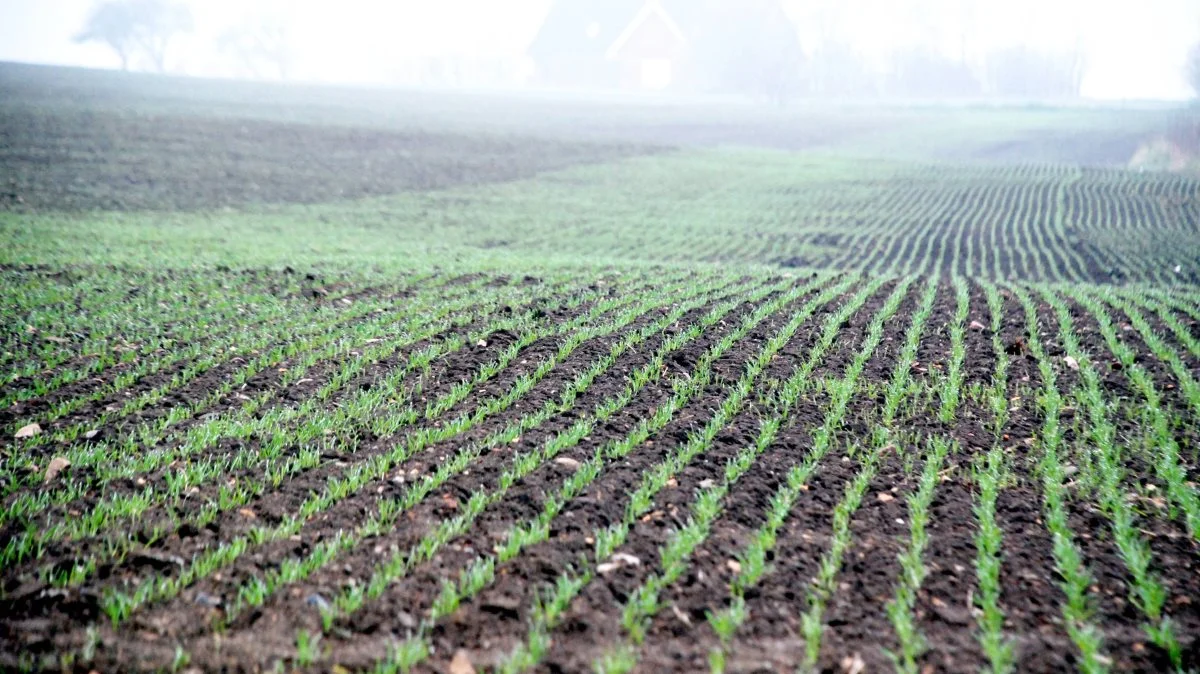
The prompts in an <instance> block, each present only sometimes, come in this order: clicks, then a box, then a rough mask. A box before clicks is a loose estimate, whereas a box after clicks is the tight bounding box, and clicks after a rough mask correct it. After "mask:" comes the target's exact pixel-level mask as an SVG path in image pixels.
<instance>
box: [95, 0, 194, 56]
mask: <svg viewBox="0 0 1200 674" xmlns="http://www.w3.org/2000/svg"><path fill="white" fill-rule="evenodd" d="M191 30H192V14H191V11H190V10H189V9H188V8H187V5H184V4H180V3H173V2H167V1H166V0H107V1H106V2H101V3H100V4H98V5H96V7H95V8H94V9H93V10H92V13H91V15H90V16H89V17H88V21H87V23H86V24H85V25H84V28H83V30H82V31H80V32H79V33H78V34H77V35H75V41H76V42H103V43H104V44H106V45H108V46H109V47H110V48H111V49H112V50H113V51H114V52H116V54H117V57H118V58H119V59H121V68H122V69H123V70H128V69H129V66H130V64H131V63H132V61H133V58H134V57H135V56H138V55H141V56H144V57H146V59H147V60H149V62H150V65H151V66H152V67H153V68H154V69H155V70H157V71H158V72H165V71H166V69H167V47H168V46H169V45H170V42H171V40H172V39H173V38H175V37H176V36H177V35H179V34H181V33H186V32H190V31H191Z"/></svg>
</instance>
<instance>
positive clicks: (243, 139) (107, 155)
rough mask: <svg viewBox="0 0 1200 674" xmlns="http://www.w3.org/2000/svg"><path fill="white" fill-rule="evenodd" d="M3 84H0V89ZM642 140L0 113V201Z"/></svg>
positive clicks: (507, 159)
mask: <svg viewBox="0 0 1200 674" xmlns="http://www.w3.org/2000/svg"><path fill="white" fill-rule="evenodd" d="M2 92H3V88H2V87H0V95H2ZM661 151H663V150H662V149H652V148H651V146H646V145H634V144H622V143H606V144H600V143H582V142H578V143H575V142H566V141H553V140H540V139H535V138H528V137H523V136H496V135H493V136H487V135H479V134H474V135H456V134H452V133H433V132H422V131H406V132H398V131H389V130H386V129H376V128H362V127H359V128H354V127H338V126H323V125H308V124H300V123H292V122H284V121H265V120H260V119H236V118H225V117H217V116H197V115H196V114H195V112H190V113H189V112H184V113H178V114H171V113H159V114H145V113H132V112H125V113H122V112H112V111H105V110H100V109H93V110H82V111H76V110H71V109H66V108H54V109H41V108H38V109H32V108H24V107H6V108H5V109H4V110H3V112H0V175H3V176H4V179H3V182H2V183H0V210H15V211H90V210H116V211H137V210H164V211H180V210H185V211H195V210H214V209H220V208H226V207H235V206H246V205H249V204H286V203H291V204H308V203H318V202H328V201H334V200H338V199H355V198H362V197H371V196H380V195H386V194H394V193H397V192H405V191H411V190H428V189H436V188H445V187H451V186H454V185H462V184H480V183H492V182H504V181H510V180H517V179H520V178H528V177H530V176H533V175H537V174H538V173H541V172H543V171H550V170H555V169H561V168H565V167H568V166H572V165H576V164H585V163H595V162H603V161H611V160H615V159H620V158H623V157H630V156H635V155H639V154H646V153H649V152H661Z"/></svg>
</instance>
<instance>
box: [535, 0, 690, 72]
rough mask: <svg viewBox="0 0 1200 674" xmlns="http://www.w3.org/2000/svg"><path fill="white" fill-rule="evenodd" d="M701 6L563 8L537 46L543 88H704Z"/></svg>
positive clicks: (669, 2) (613, 2) (621, 3)
mask: <svg viewBox="0 0 1200 674" xmlns="http://www.w3.org/2000/svg"><path fill="white" fill-rule="evenodd" d="M703 4H704V3H702V2H697V1H696V0H558V1H557V2H555V3H554V5H553V6H552V7H551V9H550V12H549V14H548V15H547V16H546V20H545V22H544V23H543V24H542V28H541V30H540V31H539V33H538V35H537V37H536V38H535V40H534V42H533V44H532V45H531V46H530V49H529V54H530V56H531V57H532V58H533V60H534V63H535V64H536V68H537V71H536V75H535V78H536V81H537V82H538V83H539V84H542V85H545V86H552V87H563V88H602V89H622V90H628V91H660V90H664V89H679V88H685V87H687V86H689V85H691V84H694V82H695V81H696V78H695V75H696V73H695V72H694V69H693V68H692V65H693V60H692V59H691V56H692V46H693V43H694V41H695V40H696V39H697V38H698V37H700V35H701V33H702V29H701V27H700V25H699V24H700V22H699V20H698V19H699V10H698V8H699V7H702V6H703Z"/></svg>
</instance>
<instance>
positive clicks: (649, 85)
mask: <svg viewBox="0 0 1200 674" xmlns="http://www.w3.org/2000/svg"><path fill="white" fill-rule="evenodd" d="M671 66H672V64H671V59H642V88H643V89H650V90H653V91H659V90H662V89H666V88H667V87H669V86H671V74H672V73H671Z"/></svg>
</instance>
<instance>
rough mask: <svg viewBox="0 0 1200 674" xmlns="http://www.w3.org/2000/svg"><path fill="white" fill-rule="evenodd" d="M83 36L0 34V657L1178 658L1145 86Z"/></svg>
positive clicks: (1172, 401)
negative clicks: (178, 45)
mask: <svg viewBox="0 0 1200 674" xmlns="http://www.w3.org/2000/svg"><path fill="white" fill-rule="evenodd" d="M88 77H89V75H88V74H86V73H80V72H75V71H53V70H47V71H45V72H42V73H40V74H39V73H38V72H37V71H34V70H31V69H29V68H27V67H22V66H0V139H3V142H0V167H2V168H0V171H3V175H4V176H5V178H4V180H6V181H7V184H0V241H2V242H3V248H0V288H2V289H3V296H2V297H3V299H2V300H0V302H2V304H0V308H2V309H3V312H4V316H5V320H4V321H3V323H2V324H0V669H4V670H14V671H81V672H90V671H99V672H110V671H120V672H126V671H147V672H149V671H176V672H192V671H194V672H206V671H245V672H260V671H288V672H290V671H306V672H337V673H339V674H342V673H346V672H380V673H384V672H389V673H390V672H405V673H407V672H449V673H450V674H468V673H476V672H478V673H482V672H498V673H510V672H526V671H529V672H598V673H600V674H616V673H620V672H657V671H662V672H784V671H786V672H797V671H799V672H808V671H822V672H840V673H843V674H860V673H862V672H878V671H897V672H906V673H907V672H920V673H922V674H924V673H925V672H966V671H981V672H983V671H986V672H994V673H997V674H999V673H1001V672H1016V671H1031V672H1062V671H1083V672H1108V671H1112V672H1163V671H1179V672H1188V671H1197V670H1200V487H1198V486H1197V479H1198V477H1197V474H1198V470H1200V467H1198V466H1200V178H1197V177H1194V176H1193V177H1189V176H1186V175H1174V174H1161V173H1151V172H1135V171H1129V170H1126V169H1124V168H1122V167H1121V165H1120V164H1121V160H1117V159H1114V158H1113V157H1115V156H1116V155H1119V154H1120V153H1121V152H1123V150H1120V148H1122V147H1124V146H1125V145H1129V144H1131V141H1130V137H1131V134H1133V132H1132V131H1130V130H1131V129H1143V128H1150V127H1152V126H1153V123H1154V122H1153V119H1154V115H1153V114H1152V113H1153V111H1138V110H1126V111H1103V110H1079V111H1058V112H1055V111H1046V110H1033V111H1029V110H1020V109H1016V110H1012V111H1003V110H970V109H967V110H956V111H944V110H927V111H923V110H912V109H904V110H893V111H877V112H874V113H871V114H870V115H868V114H867V113H866V112H863V111H859V112H845V111H831V110H828V109H813V110H808V109H804V110H798V111H795V112H793V113H790V114H792V115H794V116H793V117H787V114H789V113H786V112H780V111H770V112H769V113H768V112H764V113H762V114H761V115H756V113H752V112H750V111H748V110H738V111H736V114H735V112H728V113H727V114H726V115H725V116H722V115H716V114H715V113H714V114H712V116H711V117H709V118H705V119H703V120H701V121H703V125H702V126H698V124H700V122H699V121H697V120H696V119H693V118H686V119H684V120H682V121H681V120H679V119H676V120H675V121H674V122H672V121H671V120H672V115H674V114H677V113H675V112H672V111H671V110H664V109H659V108H653V109H652V108H649V107H645V106H642V104H634V103H628V102H626V103H621V104H620V105H617V104H615V103H608V104H604V105H613V106H615V107H614V108H613V110H615V112H613V113H612V115H613V116H612V121H611V123H610V124H607V125H606V124H605V123H604V122H603V118H602V117H601V116H600V114H599V113H597V112H595V111H594V110H595V108H594V107H589V106H585V105H583V104H570V105H568V104H565V103H553V104H549V103H548V104H547V112H546V114H545V117H544V118H542V119H532V118H531V113H529V112H528V110H527V108H528V107H530V106H533V105H534V103H533V102H531V101H530V100H522V101H518V102H515V103H513V102H510V103H509V104H508V105H509V106H510V107H497V108H496V110H497V111H499V110H503V111H505V114H503V115H501V114H497V117H498V118H499V119H497V120H494V123H493V125H492V126H490V127H489V126H487V125H486V124H485V120H481V119H479V118H480V116H481V113H480V111H479V110H478V109H477V106H471V105H464V104H463V100H460V99H459V97H462V96H466V95H465V94H455V95H450V94H445V95H437V96H435V95H432V94H428V95H427V96H428V98H421V96H418V95H417V94H404V93H392V94H386V93H385V92H370V93H365V92H359V93H353V92H348V93H346V96H348V97H350V99H351V100H357V99H354V98H353V97H354V96H359V97H364V98H371V99H372V100H371V101H369V102H362V103H361V105H357V104H356V105H350V104H349V103H345V102H343V103H341V104H335V103H331V102H330V101H332V100H336V96H334V95H333V93H334V92H321V91H317V92H315V93H316V95H314V94H313V92H308V93H307V94H306V93H305V91H304V90H303V89H301V88H296V89H292V88H281V89H280V90H279V92H278V95H279V100H286V101H287V102H288V105H287V106H278V107H272V106H270V105H263V106H259V107H254V105H253V104H251V103H247V102H245V100H244V99H245V97H247V96H249V94H248V93H247V92H245V91H240V90H238V88H237V86H235V85H232V84H228V85H222V84H220V83H200V84H197V85H196V86H195V87H188V86H183V85H181V84H180V83H178V82H174V81H172V80H165V79H164V80H156V79H154V78H139V77H136V76H125V77H117V76H112V75H104V76H101V75H96V76H95V78H96V79H95V80H94V81H92V80H89V79H88ZM389 95H390V96H393V97H394V100H393V99H389V98H388V96H389ZM305 96H308V98H305ZM591 105H593V106H599V105H602V104H601V103H593V104H591ZM241 106H245V107H244V110H243V108H242V107H241ZM639 106H642V107H639ZM393 108H394V109H395V110H400V111H404V112H403V114H401V113H395V114H394V115H389V114H388V112H387V111H388V110H389V109H393ZM601 109H603V108H601ZM239 110H242V114H240V115H239ZM421 111H425V112H421ZM433 111H441V113H439V114H442V113H444V116H446V117H447V118H448V119H449V120H450V121H448V122H445V123H444V124H442V125H440V126H437V125H434V124H433V122H431V121H428V120H431V119H432V118H433V117H434V116H436V115H435V114H434V112H433ZM285 112H286V115H285ZM843 113H844V114H843ZM689 114H690V115H695V116H699V114H700V113H695V112H692V113H689ZM404 115H409V116H408V117H405V116H404ZM423 115H428V117H426V116H423ZM731 115H732V117H731ZM785 117H786V120H785V121H786V122H787V123H786V124H784V123H783V122H781V119H784V118H785ZM1000 118H1003V119H1005V120H1006V123H1005V124H995V123H994V122H995V121H996V120H997V119H1000ZM405 119H407V120H408V121H405ZM731 119H733V120H734V121H732V122H731V121H730V120H731ZM922 119H924V121H922ZM935 119H936V120H938V122H945V123H946V125H947V126H945V127H943V128H946V129H951V131H952V130H954V129H957V130H958V131H961V132H963V135H961V136H960V135H957V133H954V132H951V131H948V134H949V138H948V139H943V143H944V144H941V145H939V144H937V143H925V142H924V141H923V138H925V136H923V135H922V134H928V133H929V132H928V130H927V129H928V127H929V126H930V125H931V124H934V123H935V122H934V121H933V120H935ZM414 120H415V121H414ZM830 120H832V121H830ZM897 120H906V121H905V122H904V123H900V122H899V121H897ZM948 120H949V121H948ZM1122 120H1124V123H1123V124H1119V123H1118V122H1120V121H1122ZM1068 122H1072V123H1068ZM821 123H825V124H826V126H819V124H821ZM655 128H662V129H664V131H663V132H662V134H661V135H658V136H656V135H655V134H653V133H652V130H653V129H655ZM985 128H986V129H991V132H990V135H989V133H985V132H984V131H982V129H985ZM698 129H699V130H698ZM822 129H825V130H827V133H822ZM922 129H924V130H922ZM970 129H977V130H979V131H978V132H977V133H971V134H967V133H966V131H967V130H970ZM1080 129H1082V131H1080ZM1114 129H1124V131H1115V130H1114ZM568 130H572V131H573V133H567V131H568ZM801 131H803V135H801ZM772 133H779V134H781V135H780V136H778V137H776V136H772V135H771V134H772ZM1093 137H1094V138H1097V139H1099V138H1107V139H1108V141H1107V142H1099V141H1097V142H1084V141H1083V140H1081V139H1082V138H1093ZM748 138H754V139H757V140H756V142H750V141H748V140H747V139H748ZM801 138H803V139H805V140H803V142H801V140H800V139H801ZM1049 139H1058V140H1059V141H1061V142H1058V143H1056V142H1052V141H1051V140H1049ZM1072 139H1073V140H1072ZM1132 145H1133V146H1134V147H1135V148H1136V142H1132ZM872 146H877V147H878V148H880V149H879V150H878V153H877V154H876V155H872V154H871V150H870V148H871V147H872ZM949 146H953V147H954V150H953V153H948V150H947V149H946V148H947V147H949ZM1026 146H1029V147H1033V148H1035V149H1034V150H1031V151H1029V152H1026V151H1025V150H1023V149H1022V148H1024V147H1026ZM1085 146H1086V147H1085ZM1081 147H1082V148H1084V150H1086V151H1082V152H1077V149H1078V148H1081ZM997 148H1001V149H997ZM1130 153H1132V150H1131V151H1130ZM1052 155H1053V156H1052ZM1110 155H1111V156H1110ZM250 185H253V187H250Z"/></svg>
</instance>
